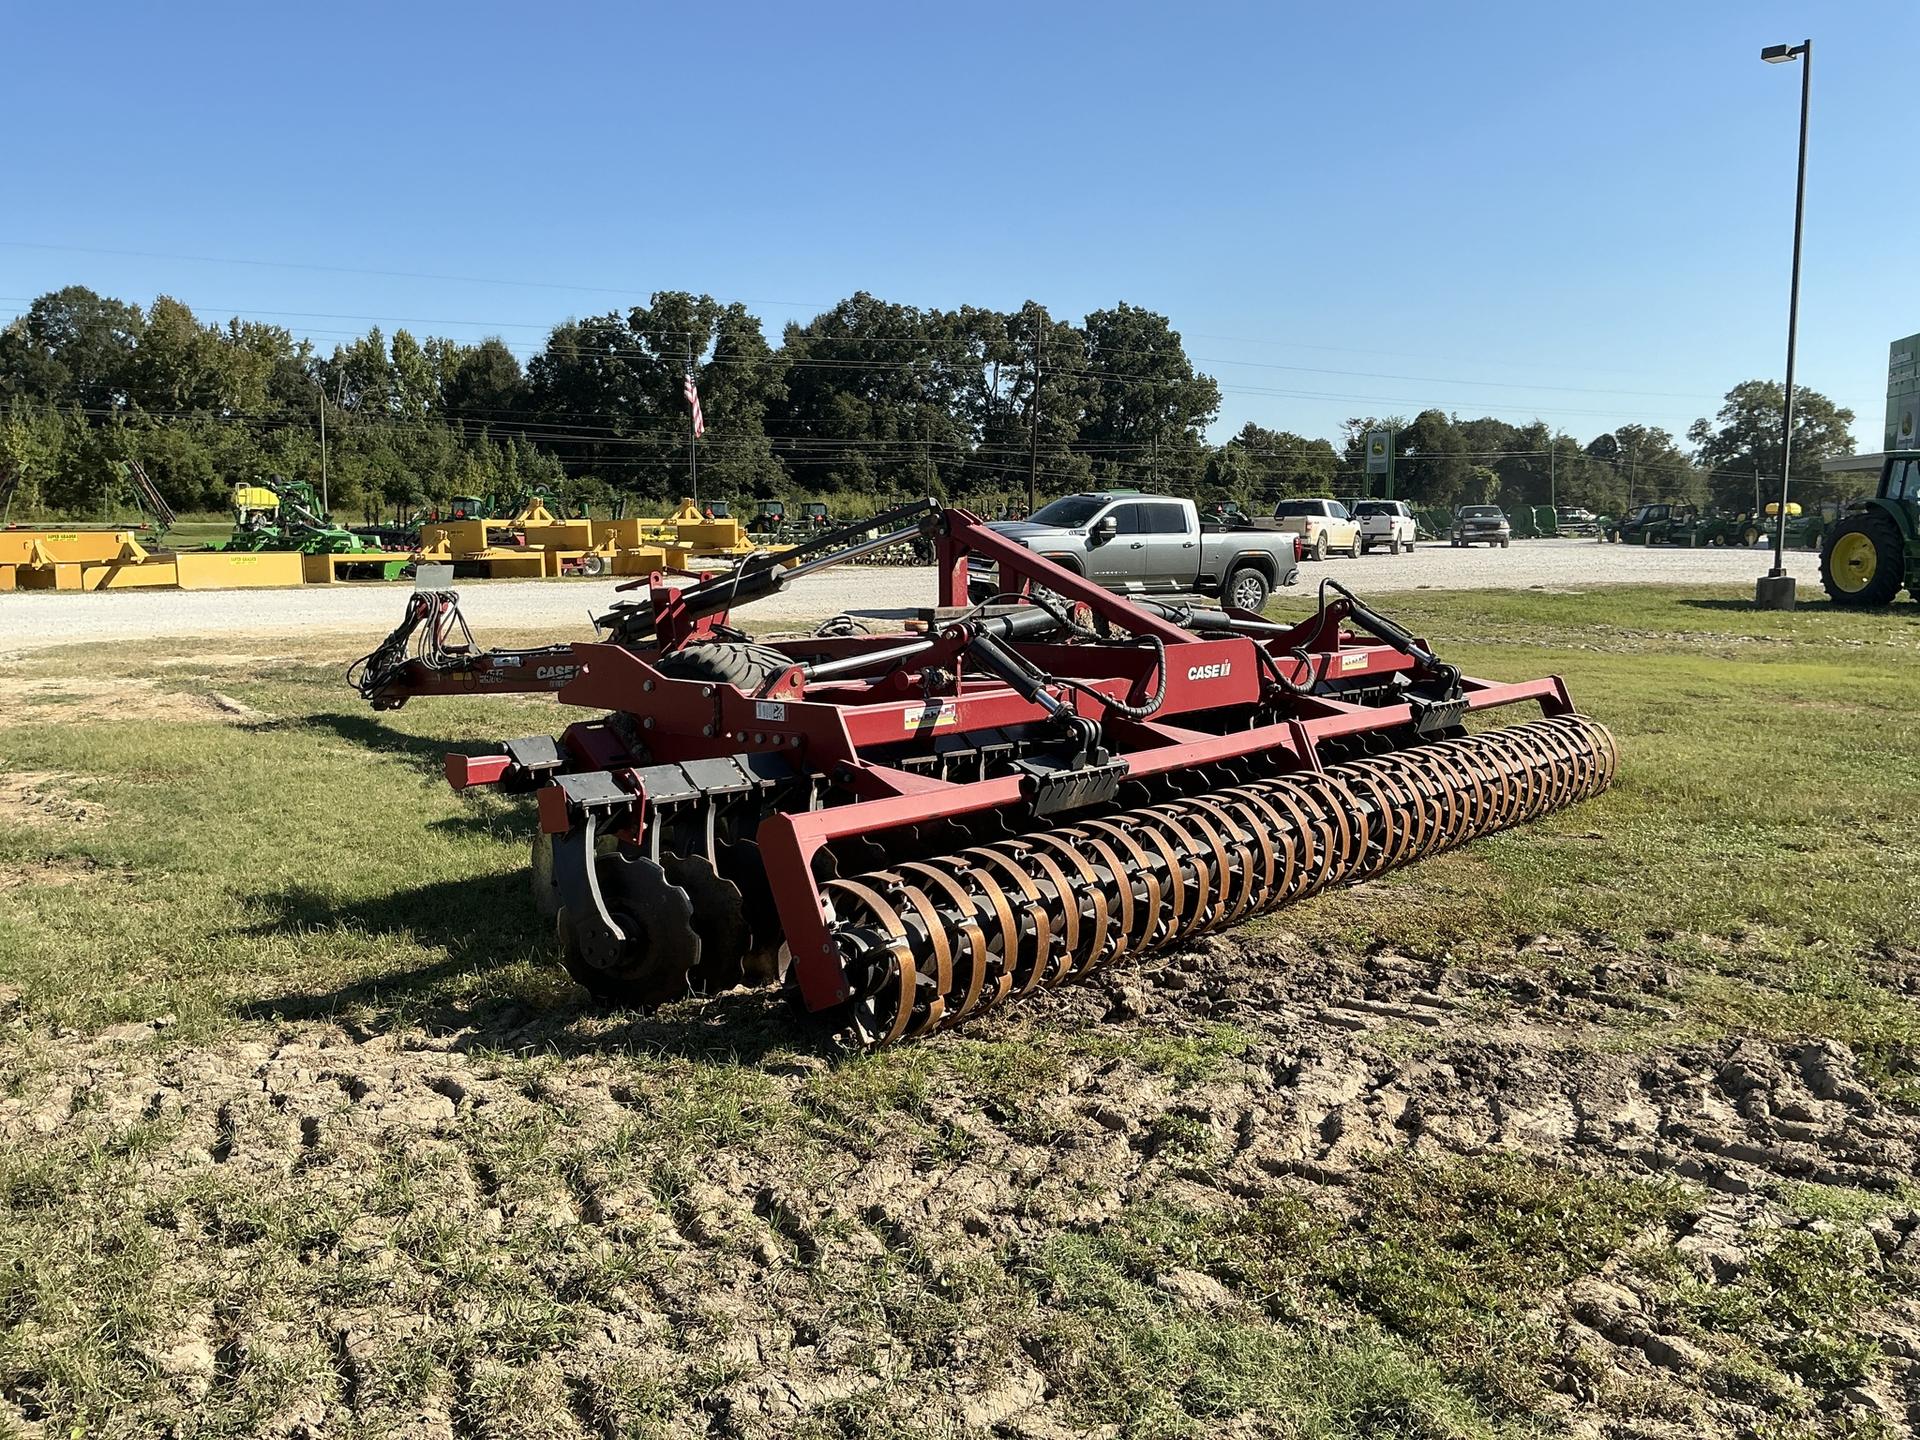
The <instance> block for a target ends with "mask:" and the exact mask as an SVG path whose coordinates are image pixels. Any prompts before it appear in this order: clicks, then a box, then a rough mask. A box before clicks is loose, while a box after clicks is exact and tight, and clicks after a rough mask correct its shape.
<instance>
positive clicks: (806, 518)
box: [800, 500, 832, 530]
mask: <svg viewBox="0 0 1920 1440" xmlns="http://www.w3.org/2000/svg"><path fill="white" fill-rule="evenodd" d="M800 523H801V524H802V525H808V526H812V527H813V528H815V529H820V530H824V529H825V528H826V527H827V526H828V525H829V524H831V523H832V517H830V516H829V515H828V514H827V507H826V505H825V504H823V503H822V502H821V501H818V500H808V501H806V502H805V503H804V504H802V505H801V507H800Z"/></svg>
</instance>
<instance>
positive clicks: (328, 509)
mask: <svg viewBox="0 0 1920 1440" xmlns="http://www.w3.org/2000/svg"><path fill="white" fill-rule="evenodd" d="M316 388H317V389H318V390H319V393H320V509H321V510H322V511H323V512H324V513H327V514H331V513H332V512H333V506H332V505H331V504H329V503H328V500H327V387H326V386H325V385H320V386H317V387H316Z"/></svg>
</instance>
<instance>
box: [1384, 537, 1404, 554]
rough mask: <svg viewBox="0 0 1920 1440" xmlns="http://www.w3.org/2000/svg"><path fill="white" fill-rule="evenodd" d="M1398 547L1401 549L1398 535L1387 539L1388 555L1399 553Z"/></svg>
mask: <svg viewBox="0 0 1920 1440" xmlns="http://www.w3.org/2000/svg"><path fill="white" fill-rule="evenodd" d="M1400 549H1401V546H1400V537H1399V536H1398V535H1395V536H1393V537H1391V538H1390V539H1389V540H1388V541H1387V553H1388V554H1389V555H1398V554H1399V553H1400Z"/></svg>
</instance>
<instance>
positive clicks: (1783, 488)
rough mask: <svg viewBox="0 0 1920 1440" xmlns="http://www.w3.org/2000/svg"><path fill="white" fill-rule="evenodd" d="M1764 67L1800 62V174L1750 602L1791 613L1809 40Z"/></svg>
mask: <svg viewBox="0 0 1920 1440" xmlns="http://www.w3.org/2000/svg"><path fill="white" fill-rule="evenodd" d="M1760 58H1761V59H1762V60H1764V61H1766V62H1767V63H1768V64H1769V65H1784V64H1786V63H1787V62H1788V61H1790V60H1798V61H1799V62H1800V170H1799V178H1798V179H1797V180H1796V181H1795V182H1794V189H1793V279H1792V282H1791V284H1790V286H1789V288H1788V298H1787V394H1786V404H1785V405H1784V406H1783V407H1782V409H1783V413H1784V418H1783V419H1782V421H1781V425H1780V513H1779V515H1777V516H1776V517H1774V518H1775V521H1776V523H1775V525H1774V528H1773V569H1771V570H1769V571H1768V572H1767V573H1766V574H1765V575H1762V576H1761V577H1760V578H1759V579H1758V580H1756V581H1755V582H1754V586H1753V603H1754V604H1755V605H1757V606H1759V607H1760V608H1761V609H1763V610H1791V609H1792V608H1793V598H1794V597H1793V577H1792V576H1791V575H1789V574H1787V491H1788V484H1789V480H1788V477H1789V476H1791V475H1792V474H1793V349H1794V342H1795V340H1796V339H1797V338H1798V336H1799V330H1800V226H1801V221H1802V219H1803V218H1804V217H1805V215H1806V208H1807V100H1808V97H1809V95H1810V94H1811V92H1812V89H1813V41H1812V40H1810V39H1809V40H1802V41H1801V42H1800V43H1799V44H1798V45H1769V46H1767V47H1766V49H1764V50H1762V51H1761V52H1760Z"/></svg>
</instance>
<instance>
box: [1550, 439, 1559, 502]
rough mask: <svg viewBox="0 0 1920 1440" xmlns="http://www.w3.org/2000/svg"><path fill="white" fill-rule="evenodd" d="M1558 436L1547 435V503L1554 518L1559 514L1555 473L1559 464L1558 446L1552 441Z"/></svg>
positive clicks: (1557, 478)
mask: <svg viewBox="0 0 1920 1440" xmlns="http://www.w3.org/2000/svg"><path fill="white" fill-rule="evenodd" d="M1558 438H1559V437H1558V436H1554V435H1549V436H1548V437H1547V504H1548V506H1549V507H1551V508H1552V510H1553V513H1554V516H1555V518H1556V519H1557V518H1558V517H1559V514H1560V482H1559V477H1558V475H1557V474H1556V473H1555V472H1556V471H1557V469H1558V468H1559V464H1560V447H1559V446H1558V445H1556V444H1554V441H1555V440H1556V439H1558Z"/></svg>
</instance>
